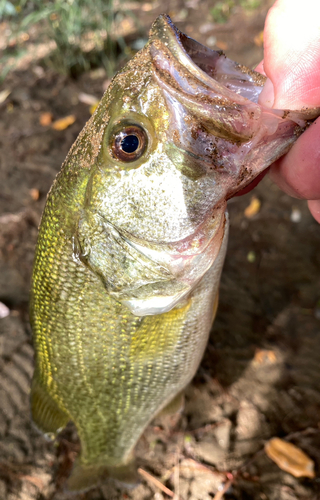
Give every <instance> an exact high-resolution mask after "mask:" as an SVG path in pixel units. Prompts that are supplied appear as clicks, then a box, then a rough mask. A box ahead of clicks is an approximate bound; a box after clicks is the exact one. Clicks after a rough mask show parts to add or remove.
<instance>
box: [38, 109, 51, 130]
mask: <svg viewBox="0 0 320 500" xmlns="http://www.w3.org/2000/svg"><path fill="white" fill-rule="evenodd" d="M52 118H53V116H52V113H49V112H46V113H41V115H40V117H39V122H40V125H42V126H43V127H48V126H49V125H50V124H51V123H52Z"/></svg>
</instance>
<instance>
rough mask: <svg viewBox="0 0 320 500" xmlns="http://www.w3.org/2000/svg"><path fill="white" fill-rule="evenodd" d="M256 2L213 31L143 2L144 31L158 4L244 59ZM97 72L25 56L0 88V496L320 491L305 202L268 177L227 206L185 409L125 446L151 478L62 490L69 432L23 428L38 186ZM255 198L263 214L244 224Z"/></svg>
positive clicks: (253, 53)
mask: <svg viewBox="0 0 320 500" xmlns="http://www.w3.org/2000/svg"><path fill="white" fill-rule="evenodd" d="M271 3H272V2H271ZM268 4H269V5H270V2H266V1H265V2H261V6H260V7H259V8H257V9H255V10H253V11H244V10H243V9H242V10H241V9H236V12H235V14H234V15H233V16H231V17H230V19H229V21H228V22H227V23H226V24H223V25H216V24H214V23H213V22H212V17H210V14H209V11H208V9H209V7H210V6H211V4H210V3H209V4H208V2H206V1H203V2H202V1H200V2H199V1H198V0H189V1H188V2H185V3H182V2H181V1H180V0H177V1H175V2H170V5H169V3H168V2H166V5H164V3H163V2H162V4H161V5H158V4H154V5H152V4H147V5H149V6H151V7H150V8H149V7H148V8H146V9H145V10H144V11H142V10H141V22H142V23H143V25H145V27H146V28H147V27H148V26H150V24H151V22H152V20H153V19H154V18H155V17H156V15H158V14H159V13H160V12H161V11H167V12H168V13H170V14H171V15H172V17H173V20H176V21H179V20H180V21H182V22H181V24H180V25H179V26H180V27H181V29H183V30H184V31H185V32H187V33H188V34H189V35H190V36H192V37H194V38H195V39H197V40H199V41H201V42H202V43H208V44H211V45H212V46H218V47H220V48H222V49H224V50H225V51H226V52H227V54H228V55H229V56H230V57H231V58H233V59H235V60H237V61H239V62H241V63H244V64H247V65H249V66H254V65H255V64H256V63H258V62H259V60H260V59H261V57H262V47H261V43H260V40H261V35H259V34H260V32H261V30H262V29H263V24H264V19H265V15H266V12H267V7H268ZM135 14H136V15H137V16H139V15H140V11H136V12H135ZM106 79H107V78H106V75H104V74H103V72H101V71H100V72H99V71H98V72H97V71H93V72H91V73H89V74H85V75H82V76H81V77H79V78H78V79H77V80H72V79H70V78H67V77H64V76H61V75H58V74H56V73H55V72H53V71H51V70H50V71H49V70H43V68H42V66H41V65H40V63H39V61H33V62H32V63H28V64H27V67H26V68H23V67H21V68H20V69H19V70H17V71H15V72H13V73H10V74H9V75H8V77H7V78H6V80H5V82H4V83H3V85H2V88H0V92H1V90H4V89H9V90H10V91H11V93H10V95H9V97H8V98H7V99H6V100H5V101H4V102H3V103H2V104H0V107H1V121H0V143H1V150H0V160H1V163H0V301H1V302H2V304H4V305H5V306H7V308H9V310H10V314H9V315H7V316H6V317H3V318H2V319H0V500H36V499H37V500H69V499H70V500H71V499H74V500H120V499H127V500H151V499H155V500H161V499H166V498H170V497H171V498H173V497H174V496H173V495H175V497H174V498H175V499H176V500H178V499H180V500H209V499H213V498H215V499H216V500H219V499H220V500H221V499H222V498H224V499H225V500H296V499H297V500H316V499H320V477H319V469H320V418H319V416H320V413H319V410H320V369H319V364H320V363H319V362H320V286H319V285H320V279H319V276H320V274H319V269H320V253H319V250H318V249H319V248H320V231H319V226H318V224H317V223H316V222H315V221H314V220H313V219H312V217H311V216H310V214H309V212H308V209H307V206H306V203H305V202H303V201H297V200H294V199H292V198H289V197H288V196H286V195H285V194H283V193H282V192H281V191H280V190H279V189H278V188H277V187H276V186H274V185H273V184H272V183H271V181H270V180H269V179H268V178H265V179H264V180H263V181H262V182H261V183H260V185H259V186H258V187H257V188H256V189H255V191H254V192H253V193H250V194H248V195H246V196H243V197H241V198H234V199H232V200H231V201H230V203H229V209H230V215H231V231H230V241H229V248H228V254H227V259H226V263H225V266H224V272H223V276H222V281H221V289H220V290H221V291H220V305H219V310H218V315H217V318H216V321H215V323H214V327H213V329H212V333H211V336H210V341H209V344H208V348H207V350H206V353H205V356H204V359H203V361H202V363H201V366H200V367H199V370H198V372H197V375H196V377H195V378H194V380H193V382H192V384H191V385H190V386H189V387H188V388H187V391H186V404H185V409H184V411H183V414H182V415H181V416H180V417H179V418H178V417H177V418H175V420H174V421H173V420H171V421H169V420H167V421H156V422H154V423H153V424H152V425H150V426H149V428H148V429H147V431H146V432H145V434H144V436H143V437H142V438H141V440H140V442H139V444H138V447H137V461H138V465H139V467H140V468H141V469H143V470H144V471H146V472H148V473H149V474H151V478H150V477H148V478H146V475H145V474H144V476H141V484H139V485H138V486H137V487H136V488H134V489H125V488H122V487H120V486H117V485H116V484H106V485H104V486H101V487H99V488H96V489H93V490H91V491H89V492H87V493H82V494H77V495H70V494H68V493H66V492H65V491H64V490H63V484H64V481H65V478H66V476H67V474H68V472H69V471H70V468H71V466H72V463H73V460H74V458H75V456H76V454H77V452H78V451H79V445H78V443H77V440H76V437H75V436H74V431H73V429H72V428H70V429H67V430H66V431H64V432H63V434H62V435H61V436H60V438H59V439H58V441H57V442H56V443H52V442H50V441H46V439H45V438H44V437H43V436H42V435H40V434H39V433H38V432H37V431H36V430H35V429H34V427H33V426H32V422H31V419H30V410H29V387H30V381H31V377H32V371H33V348H32V338H31V330H30V326H29V323H28V294H29V283H30V275H31V269H32V261H33V253H34V247H35V242H36V237H37V226H38V224H39V219H40V215H41V212H42V210H43V207H44V203H45V199H46V193H47V192H48V190H49V187H50V185H51V183H52V181H53V179H54V177H55V175H56V173H57V172H58V170H59V168H60V165H61V163H62V161H63V160H64V157H65V156H66V153H67V151H68V149H69V147H70V146H71V144H72V142H73V141H74V140H75V138H76V137H77V135H78V133H79V131H80V130H81V128H82V127H83V125H84V123H85V122H86V120H87V119H88V118H89V116H90V114H89V106H88V104H85V103H83V102H81V99H80V100H79V93H81V92H82V93H87V94H90V95H93V96H96V97H97V98H99V96H101V94H102V92H103V88H104V87H105V85H106ZM45 112H48V113H51V114H52V116H53V119H58V118H61V117H64V116H67V115H71V114H72V115H74V116H75V117H76V120H75V122H74V123H73V124H72V125H71V126H69V127H68V128H66V129H65V130H63V131H58V130H54V129H53V128H52V127H51V126H50V125H48V126H43V125H41V123H40V122H39V118H40V116H41V114H42V113H45ZM253 195H255V196H256V197H257V198H258V199H259V200H260V202H261V208H260V210H259V211H258V212H257V213H256V215H254V216H253V217H252V218H247V217H246V216H245V214H244V211H245V209H246V207H247V206H248V205H249V204H250V200H251V198H252V196H253ZM1 311H2V315H3V316H5V314H4V313H3V306H2V309H0V316H1ZM275 436H278V437H281V438H283V439H285V440H287V441H288V442H291V443H293V444H295V445H297V446H298V447H299V448H300V449H301V450H303V451H304V452H305V453H306V454H307V455H309V457H310V458H312V460H313V461H314V462H315V472H316V477H315V478H314V479H309V478H295V477H294V476H293V475H291V474H289V473H288V472H284V471H283V470H281V469H280V468H279V467H278V466H277V465H276V464H275V463H274V462H273V461H271V460H270V459H269V458H268V457H267V455H266V454H265V452H264V444H265V443H266V442H267V441H268V440H269V439H270V438H272V437H275ZM156 480H158V481H160V482H161V484H162V485H164V486H165V487H166V488H167V491H164V489H163V488H162V489H161V488H159V486H158V485H157V482H156Z"/></svg>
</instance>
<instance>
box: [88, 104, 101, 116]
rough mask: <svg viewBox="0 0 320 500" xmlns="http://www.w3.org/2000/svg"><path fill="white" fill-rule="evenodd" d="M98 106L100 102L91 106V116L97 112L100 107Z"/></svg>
mask: <svg viewBox="0 0 320 500" xmlns="http://www.w3.org/2000/svg"><path fill="white" fill-rule="evenodd" d="M98 104H99V101H97V102H95V103H94V104H92V106H90V109H89V111H90V114H91V115H93V113H94V112H95V110H96V109H97V107H98Z"/></svg>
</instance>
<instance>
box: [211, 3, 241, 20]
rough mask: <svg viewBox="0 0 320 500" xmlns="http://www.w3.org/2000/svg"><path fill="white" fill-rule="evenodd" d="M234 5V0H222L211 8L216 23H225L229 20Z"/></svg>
mask: <svg viewBox="0 0 320 500" xmlns="http://www.w3.org/2000/svg"><path fill="white" fill-rule="evenodd" d="M234 6H235V2H234V0H224V1H222V2H217V3H216V4H215V6H214V7H213V8H212V9H210V14H211V15H212V17H213V20H214V21H215V22H216V23H218V24H224V23H226V22H227V21H228V19H229V17H230V15H231V12H232V9H233V7H234Z"/></svg>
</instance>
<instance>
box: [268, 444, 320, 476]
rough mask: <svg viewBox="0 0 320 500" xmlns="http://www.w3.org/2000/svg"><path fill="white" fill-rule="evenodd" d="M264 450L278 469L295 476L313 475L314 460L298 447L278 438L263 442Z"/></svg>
mask: <svg viewBox="0 0 320 500" xmlns="http://www.w3.org/2000/svg"><path fill="white" fill-rule="evenodd" d="M264 449H265V452H266V454H267V455H268V457H269V458H271V460H273V462H275V463H276V464H277V466H278V467H280V469H282V470H284V471H286V472H289V473H290V474H292V475H293V476H295V477H311V478H313V477H315V473H314V462H313V460H311V458H309V457H308V455H306V454H305V453H304V452H303V451H302V450H300V448H298V447H297V446H295V445H294V444H291V443H288V442H287V441H284V440H283V439H280V438H272V439H270V440H269V441H268V442H267V443H266V444H265V447H264Z"/></svg>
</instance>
